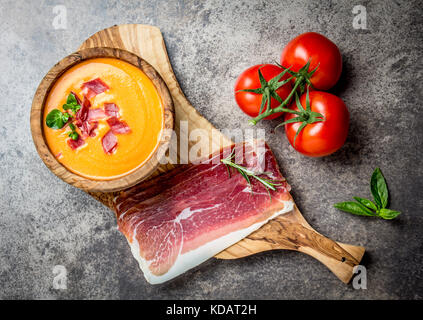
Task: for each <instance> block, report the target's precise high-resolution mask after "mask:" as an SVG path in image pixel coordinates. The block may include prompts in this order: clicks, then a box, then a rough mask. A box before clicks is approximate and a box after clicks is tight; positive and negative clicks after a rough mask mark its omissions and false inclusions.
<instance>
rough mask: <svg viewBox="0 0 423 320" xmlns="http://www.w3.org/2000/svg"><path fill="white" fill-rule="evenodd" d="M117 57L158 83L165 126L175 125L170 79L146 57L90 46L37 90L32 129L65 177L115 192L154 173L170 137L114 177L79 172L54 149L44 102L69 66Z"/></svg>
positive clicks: (48, 76) (82, 185) (37, 142)
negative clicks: (48, 138) (48, 137)
mask: <svg viewBox="0 0 423 320" xmlns="http://www.w3.org/2000/svg"><path fill="white" fill-rule="evenodd" d="M93 58H117V59H120V60H123V61H126V62H128V63H130V64H132V65H134V66H135V67H137V68H139V69H140V70H142V71H143V72H144V73H145V74H146V75H147V76H148V77H149V78H150V80H151V81H152V82H153V83H154V85H155V87H156V89H157V91H158V93H159V95H160V97H161V99H162V104H163V108H164V112H163V116H164V119H163V120H164V121H163V130H165V129H172V130H173V127H174V107H173V101H172V97H171V95H170V93H169V89H168V88H167V86H166V83H165V82H164V81H163V79H162V77H161V76H160V75H159V73H158V72H157V71H156V70H155V69H154V68H153V67H152V66H151V65H150V64H149V63H147V62H146V61H145V60H143V59H141V58H140V57H138V56H137V55H135V54H133V53H130V52H128V51H125V50H122V49H113V48H89V49H83V50H80V51H77V52H75V53H72V54H71V55H69V56H67V57H65V58H64V59H62V60H61V61H59V62H58V63H57V64H56V65H55V66H54V67H53V68H51V70H50V71H49V72H48V73H47V74H46V76H45V77H44V78H43V80H42V81H41V83H40V85H39V86H38V88H37V91H36V92H35V95H34V99H33V101H32V107H31V133H32V138H33V140H34V144H35V147H36V149H37V152H38V154H39V155H40V157H41V159H42V160H43V161H44V163H45V165H46V166H47V167H48V168H49V169H50V170H51V171H52V172H53V173H54V174H55V175H56V176H58V177H59V178H61V179H62V180H63V181H65V182H67V183H69V184H71V185H73V186H75V187H77V188H80V189H82V190H85V191H89V192H112V191H118V190H123V189H125V188H128V187H131V186H133V185H135V184H137V183H138V182H140V181H142V180H144V179H146V178H147V177H148V176H150V175H151V174H152V173H153V172H154V171H155V170H156V168H157V166H158V165H159V159H160V158H161V157H162V156H163V155H164V153H165V152H166V151H167V149H168V147H169V143H170V137H167V136H168V135H166V136H165V135H163V136H162V138H161V141H160V143H159V145H158V147H157V149H156V151H155V152H154V153H153V154H152V156H151V157H150V158H149V160H148V161H147V162H146V163H144V164H143V165H142V166H140V167H139V168H137V169H136V170H135V171H133V172H131V173H129V174H127V175H125V176H123V177H119V178H116V179H112V180H92V179H88V178H85V177H82V176H80V175H77V174H75V173H73V172H71V171H70V170H68V169H67V168H66V167H65V166H63V165H62V164H61V163H60V162H59V161H57V159H56V157H55V156H54V155H53V154H52V153H51V151H50V149H49V147H48V146H47V143H46V140H45V137H44V133H43V121H44V117H43V112H44V103H45V101H46V99H47V96H48V94H49V92H50V89H51V88H52V86H53V84H54V83H55V82H56V80H57V79H58V78H59V77H60V76H61V75H62V74H63V73H64V72H65V71H66V70H68V69H69V68H71V67H73V66H74V65H76V64H78V63H80V62H82V61H84V60H88V59H93Z"/></svg>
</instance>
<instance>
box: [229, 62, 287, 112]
mask: <svg viewBox="0 0 423 320" xmlns="http://www.w3.org/2000/svg"><path fill="white" fill-rule="evenodd" d="M259 69H260V71H261V73H262V75H263V77H264V80H266V84H263V83H261V82H260V78H259ZM283 71H284V69H282V68H280V67H278V66H276V65H273V64H259V65H256V66H253V67H251V68H248V69H247V70H245V71H244V72H243V73H241V75H240V76H239V77H238V79H237V81H236V83H235V100H236V103H237V104H238V106H239V107H240V108H241V110H242V111H244V112H245V113H246V114H247V115H249V116H250V117H257V116H258V115H259V113H260V108H262V112H263V111H264V110H266V106H267V104H264V105H263V104H262V102H263V99H264V98H265V95H264V94H262V93H254V92H246V91H239V90H254V89H263V90H262V91H263V92H264V91H265V88H266V86H268V85H269V81H270V80H271V79H273V78H275V77H276V76H278V75H280V74H281V73H282V72H283ZM289 77H290V75H289V74H288V73H286V74H284V75H283V76H282V77H281V79H280V80H279V81H284V80H288V79H289ZM270 87H271V86H270ZM270 89H271V88H270ZM291 90H292V85H291V83H290V82H289V81H287V82H286V83H285V84H283V85H282V86H281V87H279V88H277V89H276V90H275V92H276V94H277V95H278V96H279V97H280V99H281V101H283V100H285V99H286V98H287V97H288V96H289V94H290V93H291ZM268 91H269V90H268ZM270 91H272V90H270ZM270 91H269V92H270ZM280 104H281V102H280V101H277V100H276V99H275V98H274V97H271V98H270V107H271V108H272V109H273V108H275V107H277V106H279V105H280ZM280 115H282V113H281V112H279V113H273V114H272V115H270V116H268V117H266V118H265V119H268V120H269V119H275V118H277V117H279V116H280Z"/></svg>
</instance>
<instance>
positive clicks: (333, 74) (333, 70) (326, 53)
mask: <svg viewBox="0 0 423 320" xmlns="http://www.w3.org/2000/svg"><path fill="white" fill-rule="evenodd" d="M309 61H310V66H309V68H308V69H309V70H308V71H312V70H314V69H316V68H317V69H316V72H315V73H314V74H313V75H312V76H311V78H310V81H311V83H312V84H313V86H314V88H315V89H318V90H328V89H330V88H332V87H333V86H334V85H335V84H336V82H338V80H339V77H340V76H341V72H342V57H341V53H340V52H339V49H338V47H337V46H336V44H334V43H333V42H332V41H330V40H329V39H328V38H326V37H325V36H323V35H321V34H319V33H316V32H307V33H303V34H301V35H299V36H298V37H296V38H294V39H292V40H291V41H290V42H289V43H288V44H287V45H286V47H285V48H284V49H283V51H282V54H281V65H282V66H283V67H285V68H290V70H291V71H294V72H298V71H299V70H300V69H301V68H302V67H304V65H305V64H306V63H307V62H309ZM306 71H307V70H306Z"/></svg>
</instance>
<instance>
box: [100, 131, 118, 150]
mask: <svg viewBox="0 0 423 320" xmlns="http://www.w3.org/2000/svg"><path fill="white" fill-rule="evenodd" d="M117 142H118V141H117V138H116V136H115V135H114V134H113V132H112V131H111V130H109V131H108V132H107V133H106V134H105V135H104V136H103V138H101V144H102V146H103V150H104V152H105V153H108V154H111V153H113V151H115V150H116V147H117Z"/></svg>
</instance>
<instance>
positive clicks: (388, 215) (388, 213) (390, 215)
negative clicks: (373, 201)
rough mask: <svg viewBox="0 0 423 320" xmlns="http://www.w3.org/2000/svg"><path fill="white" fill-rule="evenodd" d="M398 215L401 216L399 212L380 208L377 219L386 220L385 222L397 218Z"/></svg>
mask: <svg viewBox="0 0 423 320" xmlns="http://www.w3.org/2000/svg"><path fill="white" fill-rule="evenodd" d="M400 214H401V212H399V211H395V210H390V209H386V208H382V209H380V211H379V217H381V218H383V219H386V220H391V219H394V218H396V217H398V216H399V215H400Z"/></svg>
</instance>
